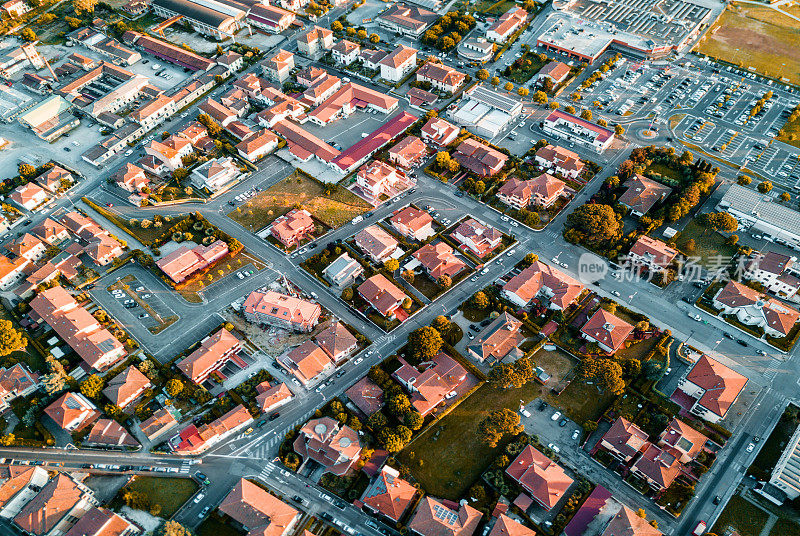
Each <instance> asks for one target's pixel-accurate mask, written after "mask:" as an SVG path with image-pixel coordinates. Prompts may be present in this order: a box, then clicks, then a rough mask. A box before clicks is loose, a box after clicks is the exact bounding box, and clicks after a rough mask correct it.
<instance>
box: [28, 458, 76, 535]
mask: <svg viewBox="0 0 800 536" xmlns="http://www.w3.org/2000/svg"><path fill="white" fill-rule="evenodd" d="M88 497H90V494H89V493H87V492H86V491H84V489H82V487H81V486H80V485H79V484H78V483H77V482H75V481H74V480H72V478H70V477H69V476H67V475H66V474H65V473H57V474H56V476H54V477H53V478H52V479H51V480H50V482H48V483H47V484H46V485H45V486H44V487H43V488H42V489H41V491H39V493H37V494H36V496H35V497H34V498H33V499H32V500H31V501H30V502H28V503H27V504H26V505H25V506H24V507H23V508H22V510H21V511H20V513H19V514H17V516H16V517H14V523H15V524H16V525H17V526H18V527H20V528H21V529H22V530H24V531H26V532H28V533H29V534H35V535H37V536H40V535H41V536H44V535H45V534H49V533H50V531H51V530H53V529H54V528H55V527H56V526H57V525H58V524H59V523H60V522H61V521H62V520H63V519H64V518H65V517H66V516H67V515H68V514H69V513H70V512H71V511H72V510H73V509H74V508H75V507H76V506H78V504H79V502H80V501H81V499H84V498H88ZM76 513H77V512H76ZM81 514H83V512H80V514H79V515H78V517H80V515H81Z"/></svg>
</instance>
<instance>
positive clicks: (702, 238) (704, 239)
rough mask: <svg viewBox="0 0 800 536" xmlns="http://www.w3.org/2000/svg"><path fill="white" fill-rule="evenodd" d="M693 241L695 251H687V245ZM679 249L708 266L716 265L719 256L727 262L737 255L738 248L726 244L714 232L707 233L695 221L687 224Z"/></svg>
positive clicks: (720, 236) (682, 232) (722, 238)
mask: <svg viewBox="0 0 800 536" xmlns="http://www.w3.org/2000/svg"><path fill="white" fill-rule="evenodd" d="M703 231H705V235H703ZM691 239H694V242H695V250H694V251H687V250H686V243H687V242H689V240H691ZM677 247H678V249H679V250H680V251H681V252H682V253H685V254H686V255H689V256H692V257H699V263H700V264H703V265H707V266H708V265H710V264H714V263H713V259H714V258H715V257H717V256H718V255H721V256H722V258H723V259H724V260H725V261H726V262H727V261H729V260H730V259H731V258H732V257H733V256H734V254H736V247H735V246H731V245H728V244H726V243H725V238H724V237H723V236H722V235H720V234H717V233H715V232H714V231H710V230H708V231H706V230H705V229H703V228H702V227H701V226H700V225H699V224H698V223H697V222H696V221H694V220H692V221H690V222H689V223H687V224H686V227H684V228H683V231H681V234H680V236H678V240H677ZM710 261H711V262H710Z"/></svg>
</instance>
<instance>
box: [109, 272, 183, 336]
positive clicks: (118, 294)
mask: <svg viewBox="0 0 800 536" xmlns="http://www.w3.org/2000/svg"><path fill="white" fill-rule="evenodd" d="M115 283H121V284H124V285H126V286H127V288H125V287H123V288H118V287H119V285H116V284H115V285H111V286H109V287H108V288H107V289H106V291H107V292H109V293H110V294H111V296H112V298H113V299H114V300H116V301H117V303H119V304H121V305H122V306H123V307H124V308H125V309H126V310H127V312H128V313H129V314H130V315H131V316H132V317H134V318H135V319H136V320H137V321H138V322H139V323H140V324H142V325H143V326H144V327H145V328H147V329H148V330H150V331H152V330H157V329H158V328H159V327H161V326H162V325H163V324H164V322H166V321H169V320H170V319H171V318H170V317H175V316H176V315H175V312H174V311H173V310H172V309H171V308H170V307H169V306H168V305H167V304H166V303H165V302H164V301H163V300H162V299H161V298H160V297H159V296H158V295H157V294H164V293H165V291H164V290H161V289H158V290H152V289H150V288H148V287H147V286H145V284H144V283H142V282H141V281H139V279H137V278H136V277H134V276H127V277H125V278H122V279H118V280H117V281H116V282H115ZM112 287H114V288H112ZM140 302H141V303H140ZM142 303H144V304H146V306H147V307H149V308H150V309H151V310H152V312H153V313H152V314H151V313H149V312H148V311H147V310H146V308H145V307H143V306H142ZM173 321H174V320H173Z"/></svg>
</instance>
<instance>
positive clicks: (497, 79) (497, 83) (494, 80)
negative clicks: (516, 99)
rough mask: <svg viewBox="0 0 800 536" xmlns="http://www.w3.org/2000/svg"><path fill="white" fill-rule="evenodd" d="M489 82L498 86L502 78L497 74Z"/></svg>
mask: <svg viewBox="0 0 800 536" xmlns="http://www.w3.org/2000/svg"><path fill="white" fill-rule="evenodd" d="M489 83H490V84H492V85H493V86H494V87H497V86H499V85H500V79H499V78H497V77H496V76H493V77H492V79H491V80H489Z"/></svg>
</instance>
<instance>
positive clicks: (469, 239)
mask: <svg viewBox="0 0 800 536" xmlns="http://www.w3.org/2000/svg"><path fill="white" fill-rule="evenodd" d="M450 236H451V238H452V239H453V240H455V241H456V242H458V243H459V244H460V245H461V246H462V248H464V249H465V250H467V251H470V252H471V253H472V254H473V255H477V256H478V257H480V258H484V257H486V256H487V255H490V254H491V253H492V252H493V251H494V250H495V249H497V248H498V247H499V246H500V245H501V244H502V243H503V233H501V232H500V231H498V230H497V229H495V228H494V227H491V226H489V225H486V224H485V223H483V222H481V221H478V220H476V219H475V218H467V219H466V220H464V221H462V222H461V223H460V224H459V225H458V227H456V230H455V231H453V232H452V234H451V235H450Z"/></svg>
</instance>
